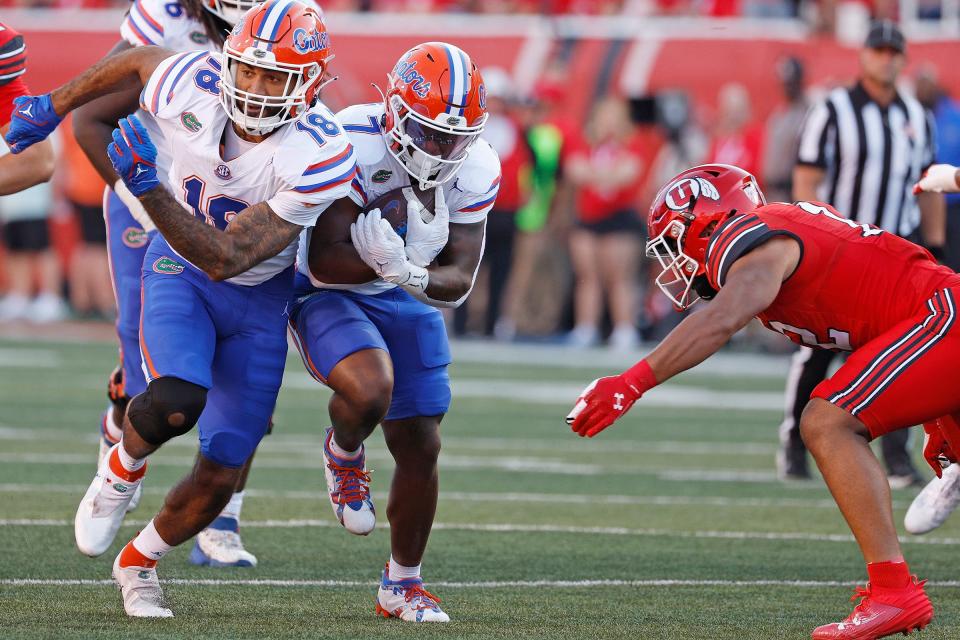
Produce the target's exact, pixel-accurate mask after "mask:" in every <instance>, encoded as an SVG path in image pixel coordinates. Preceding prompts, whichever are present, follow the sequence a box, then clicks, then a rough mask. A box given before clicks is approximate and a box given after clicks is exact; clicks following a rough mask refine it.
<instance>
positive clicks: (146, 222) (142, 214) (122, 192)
mask: <svg viewBox="0 0 960 640" xmlns="http://www.w3.org/2000/svg"><path fill="white" fill-rule="evenodd" d="M113 192H114V193H115V194H117V197H118V198H120V202H122V203H123V204H124V205H126V207H127V209H129V210H130V215H131V216H133V219H134V220H136V221H137V222H138V223H139V224H140V226H141V227H143V230H144V231H146V232H147V233H150V232H151V231H153V230H154V229H156V228H157V225H155V224H153V220H151V219H150V214H148V213H147V210H146V209H144V208H143V205H142V204H140V201H139V200H137V196H135V195H133V194H132V193H130V189H128V188H127V185H125V184H124V183H123V180H117V181H116V183H114V185H113Z"/></svg>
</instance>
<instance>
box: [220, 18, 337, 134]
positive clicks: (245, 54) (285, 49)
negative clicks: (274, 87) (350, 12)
mask: <svg viewBox="0 0 960 640" xmlns="http://www.w3.org/2000/svg"><path fill="white" fill-rule="evenodd" d="M222 56H223V57H222V60H223V64H222V67H223V70H222V72H221V78H220V103H221V104H222V105H223V108H224V109H225V110H226V112H227V115H228V116H229V117H230V119H231V120H233V122H235V123H236V124H238V125H240V127H242V128H243V129H244V131H246V132H247V133H250V134H253V135H265V134H267V133H269V132H271V131H273V130H274V129H276V128H277V127H279V126H280V125H282V124H285V123H287V122H290V121H292V120H296V119H297V118H299V117H300V116H301V115H303V114H304V113H305V112H306V111H307V110H308V109H310V107H311V106H312V105H313V104H314V101H315V100H316V98H317V95H318V92H319V91H320V88H321V86H322V85H323V84H324V82H323V80H324V75H325V72H326V69H327V65H328V64H329V62H330V60H332V59H333V55H332V54H331V53H330V37H329V35H328V34H327V28H326V26H324V24H323V19H322V18H321V17H320V15H319V14H318V13H317V12H316V10H314V9H312V8H310V7H308V6H306V5H304V4H302V3H300V2H297V1H296V0H268V1H267V2H264V3H263V4H261V5H258V6H256V7H254V8H252V9H250V10H249V11H247V13H245V14H244V15H243V17H242V18H241V19H240V21H239V22H238V23H237V24H236V26H235V27H234V28H233V31H231V32H230V35H229V36H227V40H226V42H225V43H224V44H223V54H222ZM241 64H245V65H249V66H252V67H258V68H260V69H267V70H270V71H275V72H279V73H282V74H285V75H286V84H285V86H284V88H283V91H282V93H281V94H280V95H277V96H272V95H266V94H261V93H252V92H249V91H244V90H242V89H238V88H237V83H236V81H237V71H238V69H239V67H240V65H241Z"/></svg>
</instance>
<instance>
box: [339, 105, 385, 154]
mask: <svg viewBox="0 0 960 640" xmlns="http://www.w3.org/2000/svg"><path fill="white" fill-rule="evenodd" d="M336 118H337V121H338V122H339V123H340V125H341V126H342V127H343V130H344V131H345V132H346V134H347V137H348V138H349V139H350V144H352V145H353V150H354V153H355V154H356V159H357V164H358V165H360V166H370V165H374V164H377V163H378V162H380V161H381V160H383V158H384V156H385V155H386V154H387V146H386V145H385V144H384V142H383V127H382V126H381V124H380V123H381V122H382V118H383V104H382V103H379V102H371V103H366V104H355V105H352V106H349V107H346V108H345V109H341V110H340V111H338V112H337V115H336Z"/></svg>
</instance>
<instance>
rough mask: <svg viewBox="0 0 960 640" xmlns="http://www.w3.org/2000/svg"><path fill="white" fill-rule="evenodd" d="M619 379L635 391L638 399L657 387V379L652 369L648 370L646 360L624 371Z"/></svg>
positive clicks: (648, 365) (648, 366)
mask: <svg viewBox="0 0 960 640" xmlns="http://www.w3.org/2000/svg"><path fill="white" fill-rule="evenodd" d="M621 377H622V378H623V379H624V381H625V382H626V383H627V384H629V385H630V386H631V387H633V388H634V389H635V390H636V392H637V397H638V398H639V397H640V396H642V395H643V394H645V393H646V392H647V391H649V390H650V389H653V388H654V387H655V386H657V377H656V376H655V375H654V374H653V369H651V368H650V364H649V363H648V362H647V361H646V359H644V360H641V361H640V362H638V363H637V364H635V365H633V366H632V367H630V368H629V369H627V370H626V371H624V372H623V374H621Z"/></svg>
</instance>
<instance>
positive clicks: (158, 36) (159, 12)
mask: <svg viewBox="0 0 960 640" xmlns="http://www.w3.org/2000/svg"><path fill="white" fill-rule="evenodd" d="M120 37H122V38H123V39H124V40H126V41H127V42H129V43H130V44H131V45H133V46H135V47H139V46H143V45H147V44H155V45H159V46H161V47H166V48H167V49H173V50H174V51H193V50H198V49H206V50H207V51H217V50H218V48H217V46H216V44H214V42H213V41H212V40H210V38H209V37H208V36H207V32H206V30H205V29H204V28H203V25H202V24H201V23H200V22H198V21H196V20H194V19H193V18H191V17H189V16H188V15H187V13H186V11H184V10H183V7H181V6H180V3H179V2H176V1H175V0H174V1H171V0H134V2H133V4H132V5H130V12H129V13H128V14H127V15H126V17H125V18H124V19H123V24H121V25H120Z"/></svg>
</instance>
